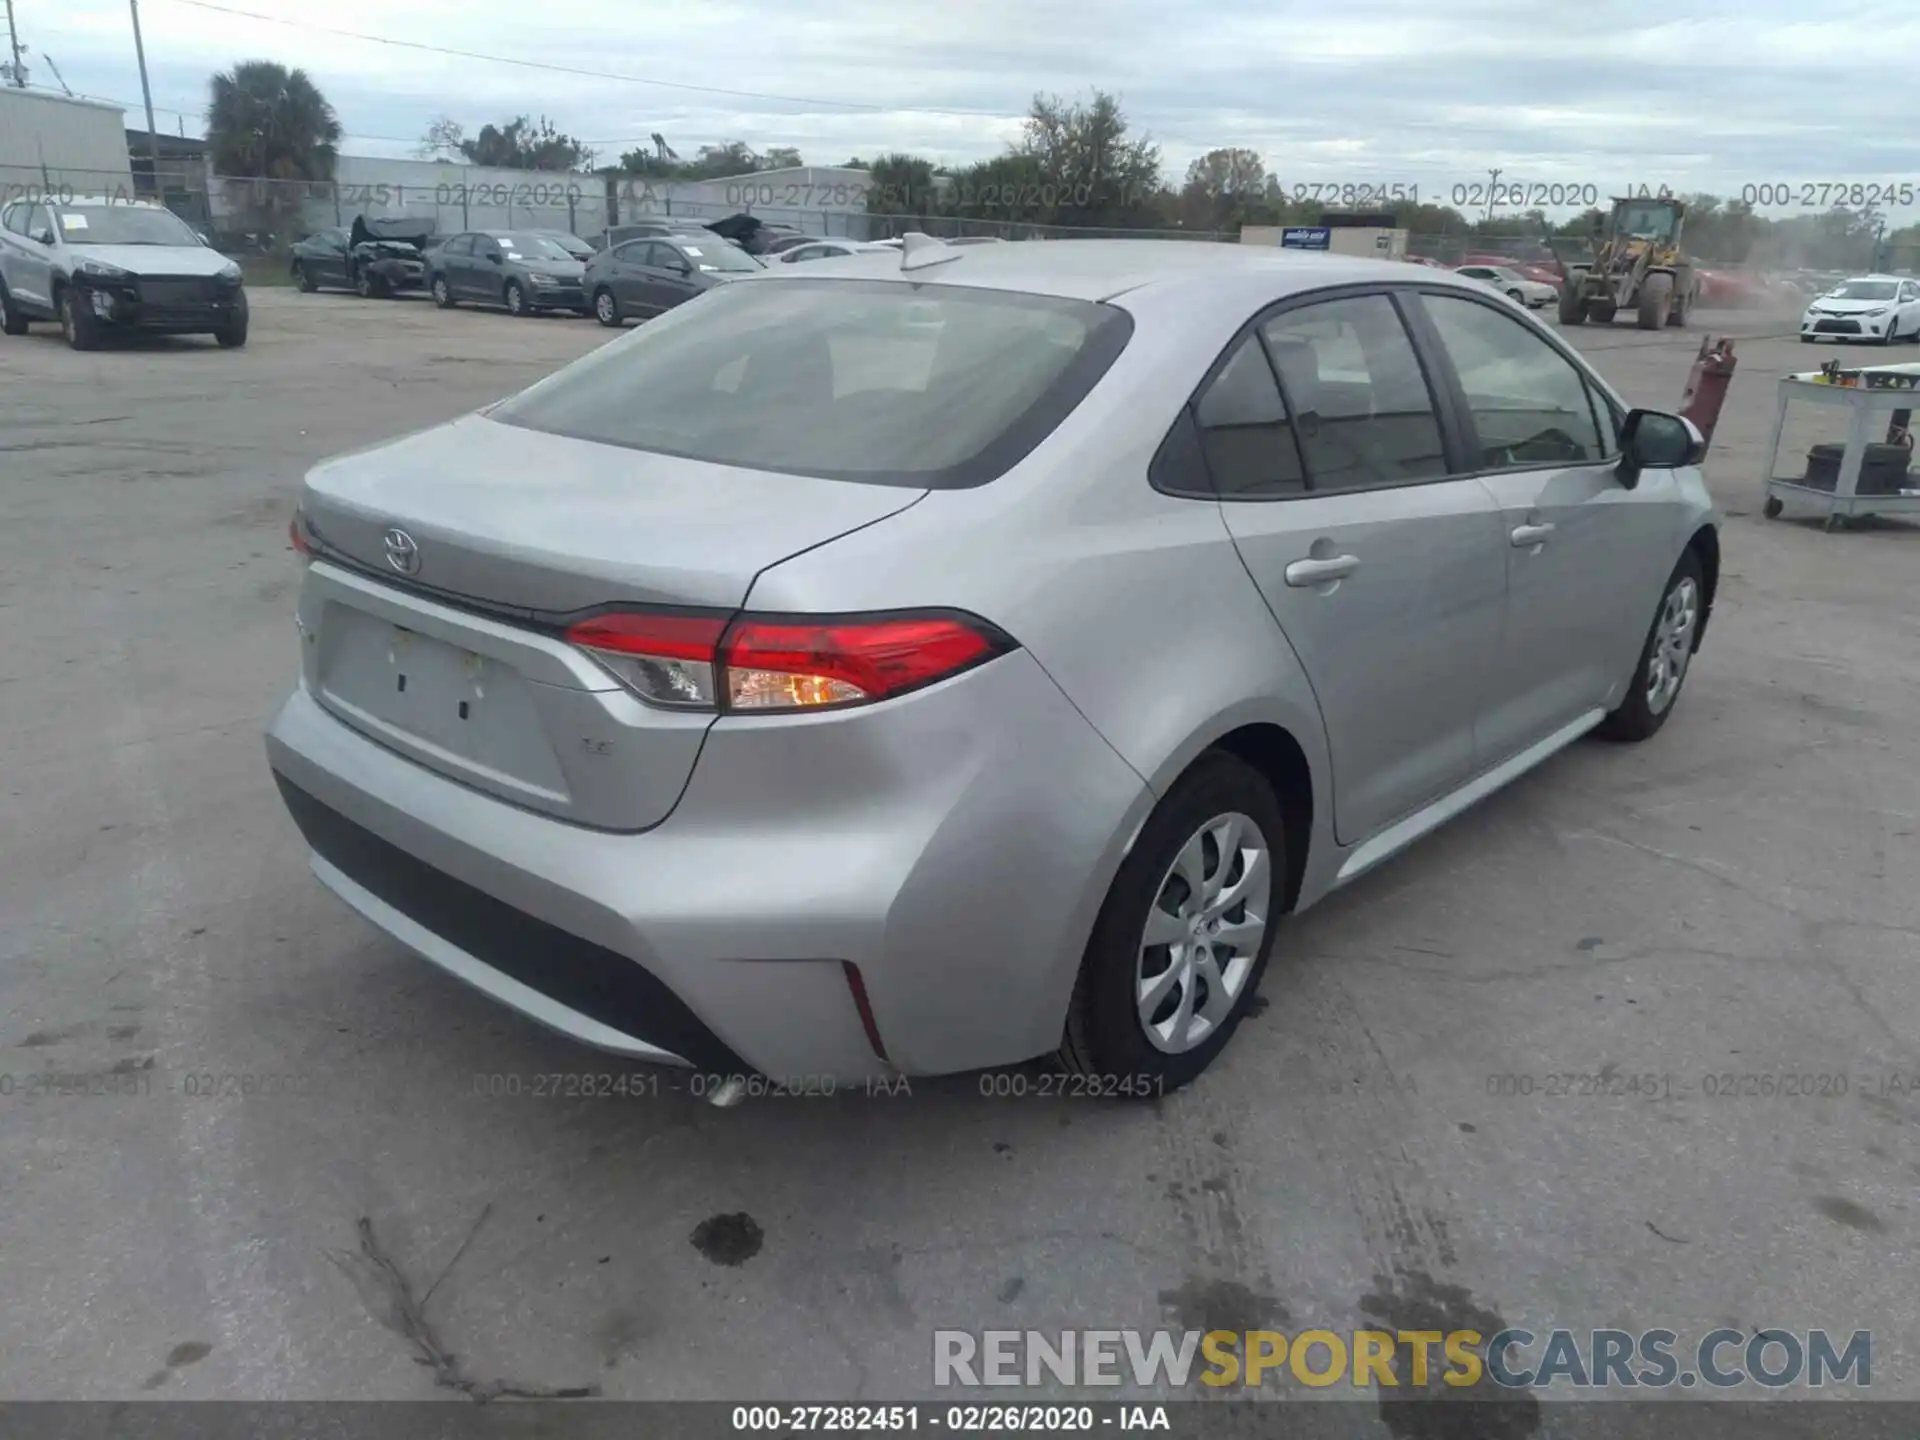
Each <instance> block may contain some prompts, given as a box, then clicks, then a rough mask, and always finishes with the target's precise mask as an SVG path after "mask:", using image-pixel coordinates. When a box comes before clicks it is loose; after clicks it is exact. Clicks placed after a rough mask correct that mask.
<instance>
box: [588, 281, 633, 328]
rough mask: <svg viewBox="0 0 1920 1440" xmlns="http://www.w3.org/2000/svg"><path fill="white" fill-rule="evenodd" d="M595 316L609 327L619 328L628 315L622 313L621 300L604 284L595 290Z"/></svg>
mask: <svg viewBox="0 0 1920 1440" xmlns="http://www.w3.org/2000/svg"><path fill="white" fill-rule="evenodd" d="M593 318H594V319H596V320H598V321H599V322H600V323H601V324H602V325H605V326H606V327H607V328H608V329H611V330H618V329H619V328H620V327H621V326H622V325H624V324H625V323H626V319H627V317H626V316H624V315H622V314H621V313H620V300H619V297H618V296H616V295H615V294H614V293H613V291H611V290H609V289H607V288H606V287H605V286H604V285H603V286H601V287H600V288H599V289H598V290H596V291H594V292H593Z"/></svg>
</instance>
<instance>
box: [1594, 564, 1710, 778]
mask: <svg viewBox="0 0 1920 1440" xmlns="http://www.w3.org/2000/svg"><path fill="white" fill-rule="evenodd" d="M1705 614H1706V579H1705V576H1704V574H1703V572H1702V571H1701V569H1700V557H1699V556H1698V555H1695V554H1694V553H1693V551H1692V550H1691V549H1689V550H1688V551H1687V552H1686V554H1684V555H1682V556H1681V557H1680V563H1679V564H1677V565H1675V566H1674V567H1673V574H1672V575H1670V576H1668V577H1667V583H1666V585H1665V586H1664V587H1663V588H1662V589H1661V591H1660V606H1659V608H1658V609H1657V610H1655V611H1654V616H1653V624H1652V625H1650V626H1649V627H1648V628H1647V638H1646V640H1645V642H1644V643H1643V644H1642V645H1641V646H1640V663H1639V664H1638V665H1637V666H1635V667H1634V671H1633V680H1632V681H1631V682H1630V683H1629V684H1628V686H1627V697H1626V699H1624V700H1622V701H1621V702H1620V703H1619V705H1617V706H1616V707H1615V708H1614V709H1613V710H1612V711H1611V712H1610V713H1609V714H1608V716H1607V718H1606V719H1604V720H1602V721H1601V722H1600V725H1599V727H1598V730H1597V731H1596V733H1597V734H1599V735H1601V736H1602V737H1603V738H1605V739H1608V740H1623V741H1628V742H1632V743H1637V742H1639V741H1641V740H1646V739H1649V738H1651V737H1652V736H1653V735H1655V734H1657V733H1658V732H1659V729H1660V727H1661V726H1662V725H1664V724H1666V723H1667V717H1668V716H1669V715H1671V714H1673V707H1674V706H1675V705H1677V704H1679V703H1680V690H1681V687H1682V686H1683V685H1685V683H1686V679H1687V671H1688V670H1689V669H1691V668H1692V660H1693V650H1694V646H1695V645H1697V644H1698V643H1699V639H1700V622H1701V620H1702V618H1703V617H1704V616H1705ZM1683 617H1684V618H1683Z"/></svg>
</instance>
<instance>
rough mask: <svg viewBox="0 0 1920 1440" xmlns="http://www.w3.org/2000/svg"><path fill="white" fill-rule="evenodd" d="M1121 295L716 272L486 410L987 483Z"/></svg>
mask: <svg viewBox="0 0 1920 1440" xmlns="http://www.w3.org/2000/svg"><path fill="white" fill-rule="evenodd" d="M1132 329H1133V324H1132V321H1131V319H1130V318H1129V317H1128V316H1127V315H1126V313H1125V312H1124V311H1121V310H1119V309H1117V308H1115V307H1112V306H1107V305H1100V304H1095V303H1092V302H1089V301H1081V300H1065V299H1060V298H1057V297H1052V296H1042V295H1029V294H1021V293H1017V292H1003V291H990V290H977V289H967V288H963V287H958V286H941V285H928V284H920V285H907V284H903V283H898V282H893V281H879V282H875V281H848V280H821V279H807V278H804V277H800V276H795V277H794V278H793V279H791V280H789V281H782V282H781V283H779V284H763V283H758V282H753V281H749V282H747V283H744V284H735V285H722V286H717V287H715V288H714V289H712V290H711V291H709V292H708V293H707V294H706V295H704V296H703V297H702V298H701V300H700V303H699V304H697V305H686V306H680V307H677V308H675V309H673V310H671V311H669V312H668V313H667V314H666V315H664V316H662V317H661V318H659V319H656V320H652V321H649V322H648V323H647V325H646V326H645V327H643V328H642V329H640V330H637V331H634V332H633V333H632V334H631V335H630V336H629V337H627V338H626V339H624V340H620V341H616V342H615V343H614V344H612V345H609V346H606V347H604V348H603V349H601V350H598V351H595V352H594V353H593V354H591V355H589V356H587V357H586V358H585V359H583V360H579V361H576V362H575V363H574V364H572V365H569V366H568V367H567V368H565V369H564V370H561V371H559V372H558V373H557V374H555V375H552V376H550V377H549V378H548V379H546V380H543V381H541V382H540V383H539V384H537V385H535V386H534V387H533V388H531V389H529V390H526V391H524V392H522V393H521V394H520V395H518V396H516V397H514V398H513V399H511V400H508V401H506V402H505V403H503V404H501V405H499V406H497V407H495V408H494V409H493V410H492V411H491V412H489V413H490V414H491V415H492V417H493V418H494V419H495V420H499V421H503V422H505V423H508V424H514V425H523V426H527V427H529V428H531V429H536V430H545V431H549V432H552V433H555V434H560V435H567V436H572V437H574V438H577V439H582V440H591V441H597V442H599V443H602V444H608V445H621V446H627V447H630V448H633V449H640V450H650V451H655V452H657V453H661V454H668V455H679V456H685V457H688V458H690V459H696V460H705V461H712V462H715V463H719V464H724V465H738V466H745V467H750V468H752V469H756V470H770V471H776V472H786V473H791V474H805V475H814V476H820V477H823V478H827V479H843V480H859V481H867V482H872V483H877V484H895V485H914V486H927V487H931V488H943V489H952V488H961V487H964V486H970V485H979V484H984V483H986V482H987V481H990V480H992V479H994V478H996V477H997V476H999V475H1000V474H1002V473H1004V472H1005V471H1006V470H1007V469H1008V468H1009V467H1010V466H1012V465H1013V464H1014V463H1016V462H1017V461H1018V460H1019V459H1021V458H1022V457H1023V456H1025V455H1026V454H1027V453H1028V452H1029V451H1031V450H1032V449H1033V447H1034V446H1035V445H1037V444H1039V443H1040V441H1041V440H1043V439H1045V438H1046V436H1047V435H1048V434H1050V433H1051V432H1052V431H1053V429H1054V428H1055V427H1056V426H1057V425H1058V424H1059V423H1060V421H1061V420H1062V419H1063V418H1065V416H1066V415H1068V414H1069V413H1070V412H1071V411H1072V410H1073V409H1074V407H1075V406H1077V405H1078V404H1079V403H1080V401H1081V400H1082V399H1084V398H1085V396H1086V394H1087V392H1088V391H1089V390H1091V389H1092V387H1093V386H1094V384H1096V383H1097V382H1098V380H1099V378H1100V377H1101V376H1102V375H1103V374H1105V373H1106V370H1107V367H1108V366H1109V365H1110V364H1112V362H1113V359H1114V357H1115V356H1117V355H1118V354H1119V353H1120V351H1121V349H1122V348H1123V347H1124V346H1125V344H1126V341H1127V338H1128V337H1129V336H1130V335H1131V334H1132Z"/></svg>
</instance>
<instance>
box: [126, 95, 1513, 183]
mask: <svg viewBox="0 0 1920 1440" xmlns="http://www.w3.org/2000/svg"><path fill="white" fill-rule="evenodd" d="M141 73H142V74H144V73H146V72H144V71H142V72H141ZM1499 193H1500V172H1499V171H1498V170H1489V171H1487V219H1489V220H1491V219H1493V197H1494V196H1495V195H1497V194H1499Z"/></svg>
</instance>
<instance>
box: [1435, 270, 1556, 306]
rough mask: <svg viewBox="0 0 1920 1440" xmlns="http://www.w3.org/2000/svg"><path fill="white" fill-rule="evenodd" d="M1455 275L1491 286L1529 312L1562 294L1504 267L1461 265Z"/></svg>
mask: <svg viewBox="0 0 1920 1440" xmlns="http://www.w3.org/2000/svg"><path fill="white" fill-rule="evenodd" d="M1453 273H1454V274H1456V275H1464V276H1466V277H1467V278H1468V279H1469V280H1478V281H1479V282H1480V283H1481V284H1483V285H1490V286H1492V287H1493V288H1494V289H1495V290H1498V291H1499V292H1500V293H1501V294H1502V295H1504V296H1506V297H1507V298H1508V299H1509V300H1511V301H1513V303H1514V304H1516V305H1524V306H1526V307H1527V308H1528V309H1529V310H1538V309H1540V308H1541V307H1542V306H1546V305H1551V304H1553V302H1554V301H1556V300H1558V299H1559V298H1560V292H1559V291H1558V290H1556V289H1554V288H1553V286H1551V285H1548V284H1545V283H1543V282H1541V281H1539V280H1529V279H1528V278H1527V277H1526V276H1524V275H1522V274H1521V273H1520V272H1519V271H1518V270H1509V269H1508V268H1507V267H1506V266H1504V265H1460V266H1457V267H1455V269H1454V272H1453Z"/></svg>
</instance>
